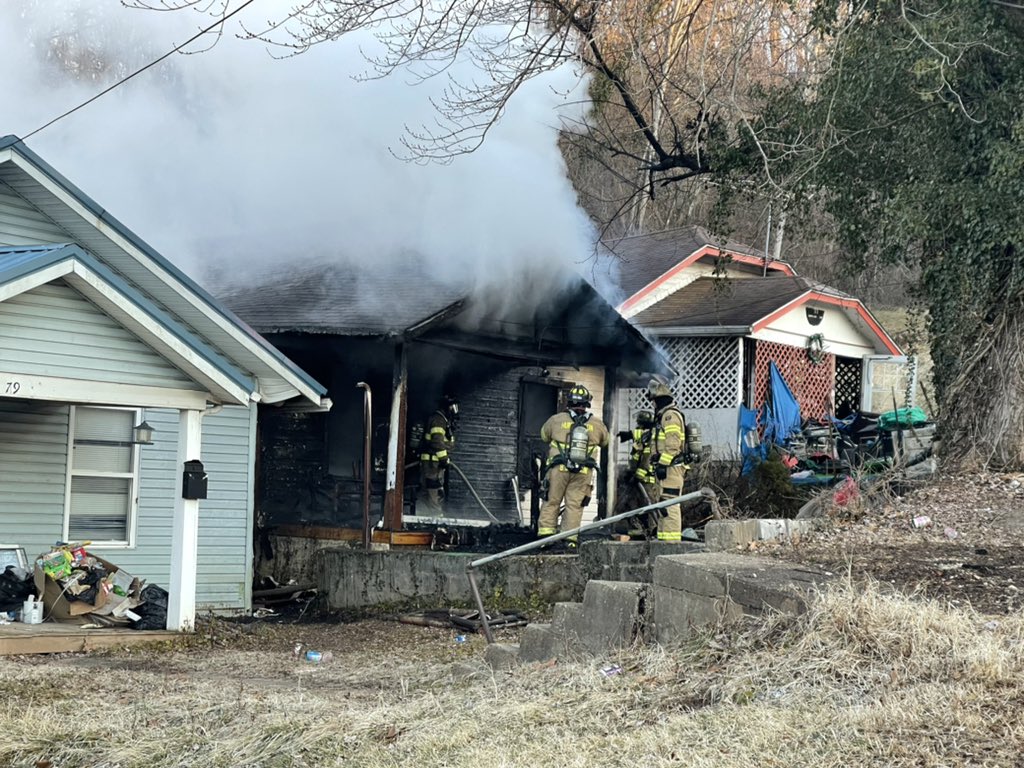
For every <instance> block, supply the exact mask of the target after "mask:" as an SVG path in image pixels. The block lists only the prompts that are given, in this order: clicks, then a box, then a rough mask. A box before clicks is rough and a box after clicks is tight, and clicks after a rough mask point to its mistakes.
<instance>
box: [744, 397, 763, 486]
mask: <svg viewBox="0 0 1024 768" xmlns="http://www.w3.org/2000/svg"><path fill="white" fill-rule="evenodd" d="M740 455H741V456H742V457H743V474H744V475H747V474H749V473H751V472H753V471H754V467H756V466H757V465H758V464H759V463H760V462H762V461H764V460H765V457H766V456H767V451H766V450H765V446H764V445H763V444H762V443H761V438H760V436H759V435H758V434H757V411H752V410H750V409H749V408H747V406H745V405H741V406H740Z"/></svg>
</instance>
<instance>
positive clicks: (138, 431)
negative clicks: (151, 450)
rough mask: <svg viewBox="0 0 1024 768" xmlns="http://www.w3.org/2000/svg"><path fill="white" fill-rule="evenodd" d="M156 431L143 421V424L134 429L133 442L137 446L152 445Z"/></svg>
mask: <svg viewBox="0 0 1024 768" xmlns="http://www.w3.org/2000/svg"><path fill="white" fill-rule="evenodd" d="M153 432H154V429H153V428H152V427H151V426H149V424H148V423H147V422H145V421H143V422H142V423H141V424H139V425H137V426H135V427H132V442H133V443H135V444H136V445H152V444H153Z"/></svg>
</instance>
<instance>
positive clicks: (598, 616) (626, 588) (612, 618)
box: [578, 581, 649, 654]
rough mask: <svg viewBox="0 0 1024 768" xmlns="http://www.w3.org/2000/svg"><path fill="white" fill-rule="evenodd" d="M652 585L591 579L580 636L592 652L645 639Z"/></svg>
mask: <svg viewBox="0 0 1024 768" xmlns="http://www.w3.org/2000/svg"><path fill="white" fill-rule="evenodd" d="M648 589H649V588H648V585H646V584H642V583H639V582H623V581H591V582H590V583H589V584H587V589H586V591H585V592H584V595H583V611H582V614H581V618H580V624H579V632H578V635H579V638H580V641H581V642H582V643H583V646H584V647H585V648H586V649H587V650H589V651H590V652H591V653H596V654H600V653H606V652H608V651H612V650H617V649H620V648H627V647H629V646H631V645H632V644H633V643H635V642H636V641H637V640H639V639H641V638H642V636H643V625H644V621H645V618H646V617H645V612H646V608H647V606H646V600H647V595H648Z"/></svg>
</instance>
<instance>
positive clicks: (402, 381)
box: [384, 343, 409, 531]
mask: <svg viewBox="0 0 1024 768" xmlns="http://www.w3.org/2000/svg"><path fill="white" fill-rule="evenodd" d="M408 388H409V369H408V358H407V356H406V350H405V343H399V344H398V346H397V347H395V367H394V374H393V378H392V392H391V421H390V429H389V433H388V464H387V475H386V481H385V486H384V529H385V530H387V531H400V530H402V509H403V505H404V503H405V418H406V412H407V410H408V407H409V405H408V400H409V397H408V394H409V393H408Z"/></svg>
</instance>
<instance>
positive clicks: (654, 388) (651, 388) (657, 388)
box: [647, 378, 672, 398]
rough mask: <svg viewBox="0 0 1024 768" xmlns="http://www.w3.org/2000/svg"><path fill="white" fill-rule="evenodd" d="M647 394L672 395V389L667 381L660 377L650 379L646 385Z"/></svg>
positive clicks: (656, 395)
mask: <svg viewBox="0 0 1024 768" xmlns="http://www.w3.org/2000/svg"><path fill="white" fill-rule="evenodd" d="M647 394H648V395H649V396H650V397H652V398H655V397H672V390H671V389H669V388H668V382H666V381H665V380H664V379H661V378H653V379H651V383H650V384H648V385H647Z"/></svg>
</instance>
